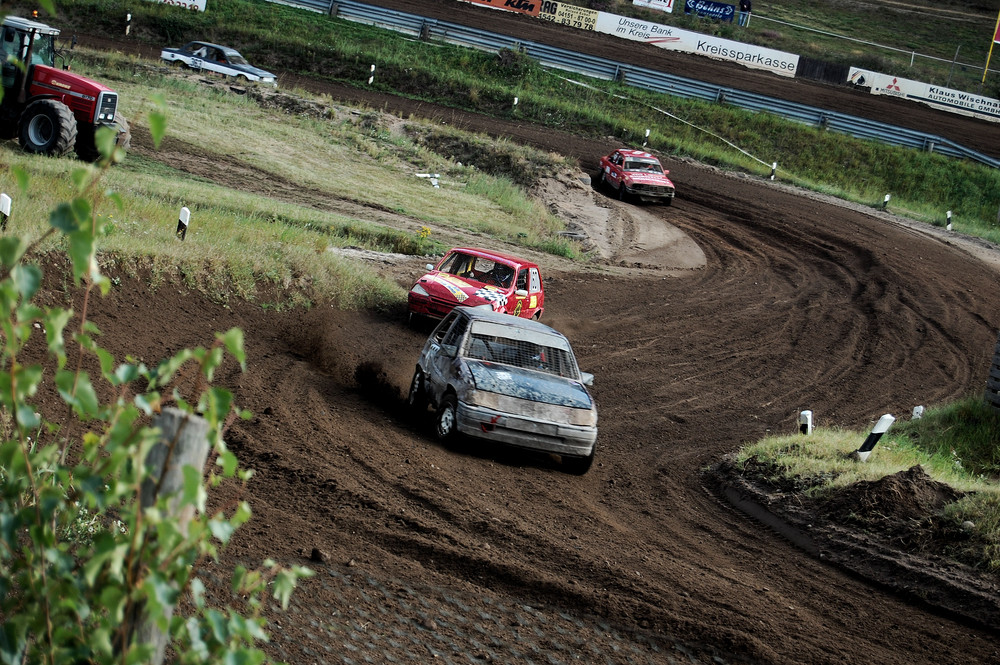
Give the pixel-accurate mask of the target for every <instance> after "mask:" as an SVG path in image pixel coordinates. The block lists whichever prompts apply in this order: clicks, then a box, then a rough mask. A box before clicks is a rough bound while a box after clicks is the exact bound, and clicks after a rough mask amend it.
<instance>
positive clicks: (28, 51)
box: [0, 16, 131, 162]
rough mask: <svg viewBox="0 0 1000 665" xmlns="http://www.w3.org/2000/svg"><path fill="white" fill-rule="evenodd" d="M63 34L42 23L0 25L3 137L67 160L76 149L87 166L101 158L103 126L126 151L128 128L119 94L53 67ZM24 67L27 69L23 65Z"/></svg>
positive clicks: (14, 20)
mask: <svg viewBox="0 0 1000 665" xmlns="http://www.w3.org/2000/svg"><path fill="white" fill-rule="evenodd" d="M58 34H59V30H58V29H56V28H52V27H50V26H48V25H45V24H44V23H39V22H38V21H34V20H30V19H24V18H18V17H15V16H7V17H6V18H4V20H3V24H2V25H0V58H2V65H0V67H2V74H3V99H2V100H0V138H4V139H12V138H14V137H17V139H18V141H19V142H20V144H21V147H22V148H23V149H24V150H27V151H28V152H34V153H40V154H45V155H56V156H59V155H65V154H67V153H69V152H70V151H72V150H76V154H77V156H79V157H80V159H83V160H85V161H88V162H92V161H94V160H96V159H97V158H98V157H100V153H99V151H98V149H97V145H96V143H95V140H94V138H95V135H96V132H97V130H98V128H100V127H111V128H112V129H114V130H116V131H117V132H118V134H117V144H118V145H119V146H121V147H122V148H123V149H125V150H128V147H129V140H130V138H131V135H130V133H129V127H128V123H127V122H126V121H125V118H124V117H123V116H122V115H121V114H120V113H119V112H118V93H117V92H115V91H114V90H111V89H110V88H108V87H106V86H104V85H101V84H100V83H98V82H96V81H91V80H90V79H88V78H85V77H83V76H80V75H78V74H73V73H71V72H70V71H68V69H69V68H68V67H64V68H62V69H58V68H56V67H55V59H56V55H58V54H57V51H56V35H58ZM22 63H23V65H22Z"/></svg>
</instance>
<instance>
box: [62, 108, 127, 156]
mask: <svg viewBox="0 0 1000 665" xmlns="http://www.w3.org/2000/svg"><path fill="white" fill-rule="evenodd" d="M114 127H115V129H117V130H118V136H117V137H116V138H115V145H116V146H119V147H121V149H122V150H124V151H125V152H128V149H129V147H130V146H131V144H132V132H131V130H130V129H129V126H128V121H127V120H125V116H123V115H122V114H121V113H118V112H117V111H116V112H115V124H114ZM95 134H96V128H95V127H94V126H93V125H90V124H88V125H85V126H84V125H82V124H81V126H80V127H79V128H78V133H77V137H76V156H77V157H79V158H80V159H82V160H83V161H85V162H96V161H97V160H98V159H99V158H100V156H101V152H100V150H98V149H97V143H96V141H95V139H94V136H95Z"/></svg>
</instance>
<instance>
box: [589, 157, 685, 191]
mask: <svg viewBox="0 0 1000 665" xmlns="http://www.w3.org/2000/svg"><path fill="white" fill-rule="evenodd" d="M668 173H670V171H665V170H663V166H662V165H661V164H660V160H658V159H657V158H656V157H654V156H653V155H651V154H649V153H648V152H644V151H642V150H628V149H625V148H622V149H620V150H615V151H614V152H613V153H611V154H610V155H605V156H604V157H601V171H600V173H598V174H597V180H598V185H607V186H610V187H611V188H612V189H614V190H615V191H617V192H618V198H619V199H621V200H622V201H624V200H625V198H626V197H628V196H633V197H635V198H637V199H639V200H641V201H649V202H659V201H662V202H663V203H664V204H666V205H670V204H671V203H673V201H674V183H673V181H671V180H670V178H668V177H667V174H668Z"/></svg>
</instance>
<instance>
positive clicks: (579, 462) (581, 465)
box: [562, 450, 594, 476]
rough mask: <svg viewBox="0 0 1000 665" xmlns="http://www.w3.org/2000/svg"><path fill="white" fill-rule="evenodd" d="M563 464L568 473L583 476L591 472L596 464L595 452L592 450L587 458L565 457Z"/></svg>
mask: <svg viewBox="0 0 1000 665" xmlns="http://www.w3.org/2000/svg"><path fill="white" fill-rule="evenodd" d="M562 463H563V468H564V469H566V471H567V472H569V473H572V474H573V475H574V476H582V475H583V474H585V473H587V472H588V471H590V467H591V465H593V463H594V451H593V450H591V451H590V454H589V455H587V456H586V457H568V456H567V457H563V458H562Z"/></svg>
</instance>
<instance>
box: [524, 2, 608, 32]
mask: <svg viewBox="0 0 1000 665" xmlns="http://www.w3.org/2000/svg"><path fill="white" fill-rule="evenodd" d="M540 6H541V10H540V11H539V12H538V18H540V19H543V20H545V21H552V22H554V23H560V24H562V25H569V26H572V27H574V28H580V29H581V30H593V29H594V26H595V25H596V24H597V11H595V10H593V9H586V8H584V7H577V6H576V5H569V4H566V3H565V2H555V0H542V3H541V5H540Z"/></svg>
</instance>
